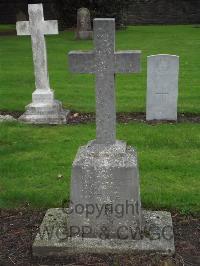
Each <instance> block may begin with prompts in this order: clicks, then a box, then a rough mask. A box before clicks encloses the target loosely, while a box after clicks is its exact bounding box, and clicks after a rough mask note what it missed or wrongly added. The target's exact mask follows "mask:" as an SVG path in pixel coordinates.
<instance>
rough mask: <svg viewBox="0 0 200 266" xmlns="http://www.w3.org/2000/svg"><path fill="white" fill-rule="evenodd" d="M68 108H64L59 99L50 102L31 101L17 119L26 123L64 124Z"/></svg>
mask: <svg viewBox="0 0 200 266" xmlns="http://www.w3.org/2000/svg"><path fill="white" fill-rule="evenodd" d="M69 113H70V111H69V110H64V109H63V108H62V104H61V102H59V101H56V100H54V101H53V102H52V103H31V104H29V105H27V106H26V112H25V113H24V114H23V115H22V116H20V117H19V121H21V122H24V123H28V124H54V125H56V124H66V123H67V117H68V115H69Z"/></svg>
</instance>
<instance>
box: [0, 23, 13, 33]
mask: <svg viewBox="0 0 200 266" xmlns="http://www.w3.org/2000/svg"><path fill="white" fill-rule="evenodd" d="M15 28H16V27H15V25H13V24H0V32H4V31H9V30H14V29H15Z"/></svg>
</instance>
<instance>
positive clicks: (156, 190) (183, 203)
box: [0, 123, 200, 213]
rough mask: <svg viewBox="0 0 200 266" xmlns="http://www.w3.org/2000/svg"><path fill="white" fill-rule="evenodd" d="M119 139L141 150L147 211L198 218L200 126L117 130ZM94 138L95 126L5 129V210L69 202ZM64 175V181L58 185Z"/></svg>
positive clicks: (1, 155)
mask: <svg viewBox="0 0 200 266" xmlns="http://www.w3.org/2000/svg"><path fill="white" fill-rule="evenodd" d="M117 132H118V138H119V139H123V140H126V141H127V142H128V144H130V145H132V146H134V147H136V148H137V150H138V157H139V166H140V177H141V196H142V203H143V206H144V207H146V208H152V209H159V208H166V209H170V210H179V211H181V212H184V213H188V212H191V213H197V212H199V211H200V209H199V187H200V178H199V177H200V176H199V175H200V174H199V173H200V165H199V158H200V134H199V132H200V125H199V124H189V123H188V124H177V125H173V124H162V125H156V126H151V125H148V124H144V123H130V124H119V125H118V130H117ZM94 138H95V126H94V124H88V125H78V126H51V127H48V126H30V125H22V124H17V123H10V124H9V123H3V124H1V125H0V162H1V163H0V194H1V197H0V208H14V207H20V206H24V204H25V203H26V202H27V203H28V204H30V206H31V207H53V206H60V205H61V202H62V200H63V199H68V198H69V189H70V186H69V184H70V175H71V165H72V161H73V159H74V157H75V154H76V152H77V150H78V147H79V146H80V145H83V144H86V143H87V141H89V140H91V139H94ZM58 175H63V179H58V178H57V177H58Z"/></svg>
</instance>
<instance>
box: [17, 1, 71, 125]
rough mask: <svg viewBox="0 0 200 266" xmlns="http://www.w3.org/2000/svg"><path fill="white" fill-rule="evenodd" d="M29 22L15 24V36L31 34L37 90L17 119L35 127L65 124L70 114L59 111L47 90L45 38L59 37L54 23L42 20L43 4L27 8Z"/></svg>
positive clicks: (58, 106)
mask: <svg viewBox="0 0 200 266" xmlns="http://www.w3.org/2000/svg"><path fill="white" fill-rule="evenodd" d="M28 13H29V19H30V20H29V21H20V22H17V25H16V26H17V35H23V36H24V35H31V40H32V51H33V63H34V70H35V86H36V90H35V91H34V92H33V94H32V103H31V104H29V105H28V106H26V112H25V113H24V114H23V115H22V116H21V117H20V118H19V120H21V121H24V122H27V123H34V124H62V123H66V118H67V115H68V113H69V111H64V110H63V109H62V104H61V102H59V101H57V100H55V99H54V92H53V90H51V89H50V84H49V76H48V69H47V52H46V43H45V38H44V35H47V34H58V23H57V21H56V20H49V21H45V20H44V15H43V6H42V4H31V5H28Z"/></svg>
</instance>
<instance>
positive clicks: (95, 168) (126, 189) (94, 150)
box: [69, 141, 141, 238]
mask: <svg viewBox="0 0 200 266" xmlns="http://www.w3.org/2000/svg"><path fill="white" fill-rule="evenodd" d="M70 199H71V205H70V210H71V211H72V214H70V215H69V226H76V227H78V228H81V227H82V226H89V228H91V229H92V233H91V237H97V238H98V237H99V235H100V234H101V228H102V227H103V226H105V228H106V230H108V231H109V234H110V236H112V238H117V235H116V232H117V229H118V228H119V227H120V226H121V225H123V226H127V227H132V228H136V227H140V226H141V202H140V189H139V173H138V164H137V154H136V152H135V151H134V150H133V149H132V148H131V147H127V146H126V143H124V142H120V141H117V142H116V143H115V144H111V145H108V144H107V145H103V144H96V143H95V141H93V142H90V143H89V144H88V145H87V146H84V147H81V148H80V149H79V151H78V153H77V156H76V158H75V160H74V163H73V168H72V183H71V196H70ZM79 205H83V206H87V205H89V206H90V208H91V209H92V210H93V211H94V213H92V215H89V216H87V213H86V212H85V211H84V212H83V213H82V215H79V214H78V213H77V211H76V210H77V206H79ZM128 205H130V206H129V208H128ZM97 206H98V207H97ZM104 208H107V212H108V213H106V210H104V211H103V212H102V213H101V215H99V214H98V209H104ZM109 208H110V209H109ZM127 208H128V210H127ZM111 209H114V210H116V209H124V213H123V214H122V215H119V216H121V217H116V216H117V215H116V212H115V211H114V212H112V210H111ZM118 211H119V210H118Z"/></svg>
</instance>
